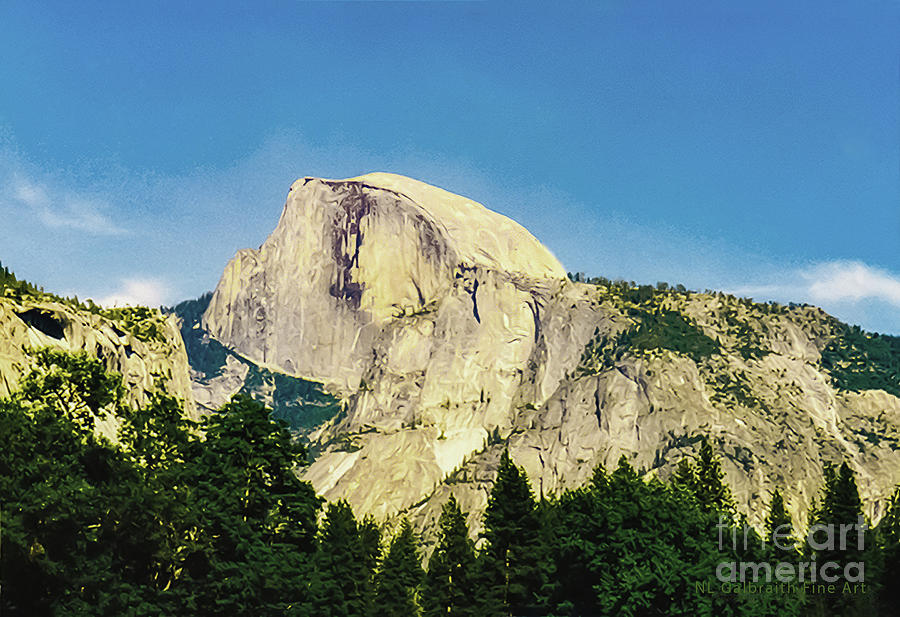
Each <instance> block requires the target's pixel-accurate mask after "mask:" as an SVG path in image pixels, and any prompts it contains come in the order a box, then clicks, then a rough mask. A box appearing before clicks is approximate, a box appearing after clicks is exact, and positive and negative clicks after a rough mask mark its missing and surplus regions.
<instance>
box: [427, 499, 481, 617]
mask: <svg viewBox="0 0 900 617" xmlns="http://www.w3.org/2000/svg"><path fill="white" fill-rule="evenodd" d="M474 579H475V547H474V545H473V543H472V540H470V539H469V528H468V525H466V519H465V517H464V516H463V514H462V512H461V511H460V509H459V504H458V503H457V502H456V498H455V497H454V496H453V495H452V494H451V495H450V499H448V500H447V502H446V503H445V504H444V506H443V508H442V510H441V518H440V520H439V522H438V544H437V546H436V547H435V549H434V552H433V553H432V554H431V559H429V560H428V574H427V576H426V578H425V585H424V590H423V592H422V608H423V614H424V616H425V617H475V613H474V610H475V599H474V598H473V596H472V592H473V588H474V586H475V580H474Z"/></svg>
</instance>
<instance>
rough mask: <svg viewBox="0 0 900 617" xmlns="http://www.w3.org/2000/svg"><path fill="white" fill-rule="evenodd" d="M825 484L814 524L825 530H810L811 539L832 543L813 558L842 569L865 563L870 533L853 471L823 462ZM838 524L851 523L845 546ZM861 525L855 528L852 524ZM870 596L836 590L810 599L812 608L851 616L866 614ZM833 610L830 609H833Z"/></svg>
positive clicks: (868, 550)
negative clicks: (833, 592)
mask: <svg viewBox="0 0 900 617" xmlns="http://www.w3.org/2000/svg"><path fill="white" fill-rule="evenodd" d="M823 476H824V479H825V482H824V487H823V491H822V503H821V505H820V506H819V507H818V508H817V509H816V511H815V513H814V521H815V524H817V525H820V526H822V527H824V528H825V529H826V530H830V535H829V532H827V531H819V532H816V533H811V534H810V535H811V536H812V539H813V540H815V541H816V542H817V543H823V544H827V543H828V542H827V540H828V538H829V537H830V538H831V539H832V543H831V544H832V545H831V546H825V547H824V548H822V549H820V550H816V551H815V558H816V561H817V562H818V563H819V564H823V563H826V562H829V561H833V562H835V563H837V564H838V565H839V566H840V567H841V568H843V567H844V565H845V564H847V563H852V562H861V563H865V562H866V561H867V560H868V561H871V559H868V558H869V557H871V556H872V551H871V548H872V547H871V546H870V545H871V534H870V533H869V532H867V531H865V520H864V518H863V513H862V501H861V500H860V498H859V490H858V489H857V486H856V479H855V478H854V475H853V470H852V469H850V466H849V465H847V463H846V462H845V463H842V464H841V466H840V467H839V468H838V469H837V470H835V468H834V467H833V466H832V465H830V464H826V466H825V469H824V474H823ZM841 525H845V526H851V527H852V532H851V533H848V534H846V545H844V546H843V547H842V546H841V538H842V534H841V532H840V530H841ZM856 525H861V526H862V528H861V529H858V528H856V527H855V526H856ZM868 602H869V598H868V596H866V595H852V594H843V593H837V594H833V595H830V596H828V597H816V598H814V599H813V602H812V605H813V611H816V610H818V611H822V612H825V613H828V612H831V614H840V615H846V616H847V617H851V616H854V615H864V614H869V613H868V610H869V607H868ZM832 611H833V612H832Z"/></svg>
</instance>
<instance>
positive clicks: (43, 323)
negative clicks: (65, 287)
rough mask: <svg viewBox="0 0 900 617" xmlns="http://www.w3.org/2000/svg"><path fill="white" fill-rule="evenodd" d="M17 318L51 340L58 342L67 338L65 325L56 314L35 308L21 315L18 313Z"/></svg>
mask: <svg viewBox="0 0 900 617" xmlns="http://www.w3.org/2000/svg"><path fill="white" fill-rule="evenodd" d="M16 316H17V317H18V318H19V319H21V320H22V321H24V322H25V323H26V324H28V325H29V326H31V327H32V328H34V329H35V330H38V331H40V332H43V333H44V334H46V335H47V336H49V337H50V338H54V339H57V340H62V339H63V338H65V324H64V323H63V321H62V320H61V319H59V318H58V317H57V316H56V314H55V313H51V312H49V311H43V310H41V309H36V308H34V309H28V310H27V311H23V312H21V313H16Z"/></svg>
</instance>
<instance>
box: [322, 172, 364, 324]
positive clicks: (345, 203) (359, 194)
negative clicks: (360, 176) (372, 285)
mask: <svg viewBox="0 0 900 617" xmlns="http://www.w3.org/2000/svg"><path fill="white" fill-rule="evenodd" d="M348 189H349V192H348V194H347V195H345V196H344V197H343V198H342V199H341V200H340V204H339V206H338V211H337V215H336V220H335V225H334V232H333V235H332V255H333V257H334V263H335V265H336V266H337V280H336V281H334V282H333V283H332V284H331V287H330V288H329V290H328V291H329V293H330V294H331V295H332V296H333V297H335V298H339V299H342V300H344V301H346V302H347V303H349V304H350V305H351V306H352V307H353V308H355V309H357V308H359V304H360V301H361V300H362V294H363V291H364V289H365V285H364V284H363V283H358V282H356V281H354V280H353V276H352V274H351V271H352V269H353V268H354V267H357V266H359V249H360V247H361V246H362V243H363V233H362V231H361V229H360V228H361V223H362V219H363V217H365V216H367V215H368V214H369V213H370V212H371V210H372V204H371V203H370V202H369V200H368V199H367V198H366V194H365V192H364V191H363V189H362V187H361V186H359V185H358V184H350V185H348ZM351 246H352V247H353V253H352V254H348V249H349V248H350V247H351Z"/></svg>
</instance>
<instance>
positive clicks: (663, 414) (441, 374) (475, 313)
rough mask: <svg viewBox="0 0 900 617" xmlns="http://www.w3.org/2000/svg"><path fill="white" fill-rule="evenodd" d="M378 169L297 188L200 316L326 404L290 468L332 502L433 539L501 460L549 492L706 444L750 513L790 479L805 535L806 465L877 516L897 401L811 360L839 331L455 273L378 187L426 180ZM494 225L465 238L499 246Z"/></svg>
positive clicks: (690, 300)
mask: <svg viewBox="0 0 900 617" xmlns="http://www.w3.org/2000/svg"><path fill="white" fill-rule="evenodd" d="M371 177H372V176H361V177H360V178H358V179H350V180H342V181H325V180H318V179H311V178H306V179H304V180H301V181H298V182H296V183H294V185H293V187H292V190H291V193H290V194H289V196H288V202H287V204H286V205H285V209H284V211H283V214H282V217H281V219H280V221H279V225H278V227H276V229H275V231H273V234H272V236H270V238H269V239H268V240H267V241H266V243H264V244H263V245H262V247H261V248H260V250H259V251H256V252H246V251H242V252H240V253H239V254H238V255H237V256H236V258H235V260H233V261H232V263H231V264H229V266H228V267H227V268H226V270H225V274H223V278H222V281H221V282H220V284H219V286H218V287H217V289H216V292H215V293H214V296H213V300H212V301H211V303H210V306H209V308H208V309H207V311H206V312H205V313H204V316H203V327H205V328H207V329H208V331H209V333H210V335H211V336H212V337H213V338H215V339H218V340H220V341H221V342H222V343H223V344H225V345H226V346H228V347H231V348H233V349H235V350H238V351H239V352H241V353H242V354H244V355H245V357H247V358H249V359H250V360H252V361H260V362H262V363H269V364H267V365H268V366H277V367H280V368H281V369H282V370H284V369H292V370H293V373H292V374H293V375H295V376H302V377H304V378H307V379H314V380H317V381H321V382H322V383H324V384H325V386H326V388H330V389H332V391H333V392H334V393H335V394H337V395H338V396H339V397H340V398H341V400H342V411H341V412H340V413H339V414H337V415H336V416H335V417H334V418H332V419H331V420H329V421H328V422H326V423H325V424H323V425H322V426H320V427H318V428H317V429H316V430H314V431H312V432H311V433H310V434H309V439H310V441H311V442H312V448H313V451H315V452H317V453H318V457H317V458H316V460H314V461H313V463H312V465H311V466H310V468H309V469H308V470H307V471H306V472H305V476H304V477H306V478H307V479H309V480H310V481H311V482H312V483H313V485H314V486H315V487H316V489H317V490H318V491H319V492H320V493H321V494H323V495H325V496H326V497H327V498H328V499H339V498H346V499H348V500H349V501H350V503H351V504H352V505H353V506H354V507H355V508H356V509H357V510H358V511H360V512H368V513H373V514H375V515H376V516H378V517H381V518H391V517H393V516H396V515H397V514H398V513H400V512H405V513H407V514H409V515H411V516H413V517H414V518H415V519H416V520H417V521H418V522H419V524H420V525H423V526H428V525H430V524H431V523H432V522H433V520H434V518H435V517H436V515H437V513H438V512H439V509H440V504H441V503H443V501H444V500H446V498H447V497H448V494H449V493H450V492H452V493H453V494H454V495H455V496H456V498H457V500H458V501H459V502H460V503H461V504H462V505H463V509H464V510H468V511H469V512H470V513H472V520H471V521H470V522H471V523H472V524H473V526H472V528H473V532H474V531H475V530H477V525H478V521H477V518H478V513H479V512H480V511H482V510H483V508H484V506H485V503H486V496H487V488H488V487H489V486H490V482H491V480H490V478H491V474H492V473H493V471H494V468H495V464H496V460H497V458H498V456H499V455H498V451H499V449H501V447H508V448H509V449H510V452H511V453H512V454H513V456H514V458H516V460H517V461H518V462H519V463H520V464H522V465H523V466H524V467H525V469H526V471H527V472H528V474H529V477H530V478H531V479H532V483H533V485H534V488H535V490H536V491H538V492H543V493H547V494H550V493H553V492H555V491H558V490H561V489H563V488H566V487H568V486H571V485H577V484H579V483H581V482H583V481H584V480H585V479H586V478H587V477H588V475H589V473H590V471H591V470H592V469H593V467H594V466H595V465H596V464H598V463H602V464H605V465H607V466H614V464H615V462H616V460H617V459H618V457H619V456H620V455H622V454H626V455H627V456H628V457H629V458H630V459H631V460H632V462H633V464H635V466H637V467H639V468H642V469H644V470H645V471H649V470H656V471H655V473H660V474H662V475H667V474H668V473H670V472H671V466H670V464H669V461H671V460H677V458H679V457H680V456H681V455H682V454H684V453H689V452H690V451H691V447H692V444H694V443H696V441H697V439H698V438H699V436H700V435H701V434H705V435H709V436H710V438H711V440H712V441H713V443H714V444H716V445H717V448H718V450H719V451H720V452H721V453H722V454H723V455H724V458H725V470H726V474H727V475H728V480H729V482H730V484H731V485H732V486H733V487H735V493H736V496H737V498H738V501H739V504H740V506H741V507H742V509H744V510H745V511H748V512H754V511H756V512H759V511H762V510H761V509H760V508H757V507H755V506H757V505H759V504H761V503H762V502H764V501H765V499H766V498H767V491H769V490H770V489H771V487H773V486H776V485H778V483H790V482H792V481H794V480H795V479H796V481H797V482H796V486H795V487H794V490H793V491H792V494H791V499H792V502H791V504H790V508H791V511H792V514H793V516H794V518H795V520H796V521H798V522H802V520H803V519H804V517H805V515H806V512H807V511H808V510H809V508H810V506H811V504H812V501H813V500H814V498H815V494H816V492H817V490H818V487H819V486H820V484H821V467H822V464H821V463H822V462H823V461H824V460H835V461H836V460H840V459H844V458H847V459H848V460H850V461H851V463H852V465H853V466H854V469H855V471H857V473H859V474H860V475H861V478H862V481H863V482H864V483H865V485H864V486H863V488H862V490H863V493H864V495H865V498H866V499H867V500H868V503H869V515H870V516H871V517H873V518H877V516H879V512H880V508H881V506H880V505H879V504H881V503H882V502H883V500H884V499H885V498H886V497H887V495H888V493H889V492H890V489H891V487H893V485H894V484H896V482H897V480H898V479H900V477H898V470H900V458H898V450H900V441H898V439H900V432H898V427H900V399H898V398H897V397H896V396H894V395H892V394H890V393H888V392H885V391H876V390H871V391H865V390H864V391H863V392H860V393H854V392H852V390H842V389H841V388H836V387H835V382H834V378H833V377H832V375H831V373H830V372H829V371H830V370H834V368H835V367H834V366H831V368H830V369H826V367H825V366H824V365H823V361H822V357H823V356H822V354H823V352H824V351H826V349H827V348H828V344H829V341H831V340H832V339H835V338H836V337H837V336H838V334H836V332H837V330H838V329H839V328H838V326H837V325H836V324H837V323H838V322H836V320H834V319H833V318H830V317H828V316H826V315H825V314H824V313H823V312H822V311H821V310H820V309H815V308H811V307H802V306H798V307H780V306H779V305H760V304H753V303H750V302H747V301H742V300H737V299H733V300H732V299H729V297H728V296H726V295H724V294H721V293H719V294H699V293H689V292H687V291H679V290H677V289H659V290H657V289H653V288H649V287H648V286H640V287H637V288H629V287H628V286H623V285H618V284H613V283H609V284H601V285H587V284H583V283H579V282H575V281H570V280H568V279H567V278H565V277H564V276H559V273H560V272H561V266H560V268H559V269H555V268H553V269H551V272H552V273H553V274H552V276H544V274H545V273H546V272H547V270H546V269H544V268H543V267H542V266H540V267H538V268H537V271H536V272H533V273H529V272H522V271H521V268H519V264H520V263H521V262H517V263H515V264H512V265H511V266H510V268H509V269H505V268H504V267H503V264H502V261H501V260H497V259H492V260H481V261H478V260H475V259H473V260H470V261H469V262H467V261H466V260H465V259H464V257H465V256H466V255H468V254H470V253H471V251H470V250H468V249H466V250H462V249H460V248H459V246H458V245H457V244H454V243H453V234H451V233H446V234H445V233H443V231H442V230H440V229H439V228H438V229H435V230H432V231H433V232H434V233H432V234H431V235H429V234H427V233H426V234H424V235H423V233H422V226H421V225H422V223H421V219H420V218H417V216H416V215H415V213H419V212H420V211H421V210H422V209H425V210H427V209H428V208H429V204H428V203H412V204H410V203H408V201H411V200H412V197H410V195H408V194H405V193H397V192H395V191H393V189H392V188H389V189H386V188H385V187H386V186H387V187H390V186H397V183H399V184H401V185H402V184H404V183H413V184H412V186H415V187H421V186H427V185H424V184H423V183H419V182H418V181H410V180H407V179H402V178H400V177H396V176H387V177H386V179H385V178H382V177H381V176H377V175H376V176H375V177H376V178H380V180H379V182H380V184H382V185H384V186H379V185H377V184H378V183H373V182H371ZM435 190H436V191H441V192H440V193H439V194H440V195H443V194H444V193H446V192H445V191H442V190H441V189H435ZM407 193H415V192H414V191H409V190H408V191H407ZM430 194H431V193H430V192H429V191H428V190H424V189H423V190H422V191H420V192H418V193H415V194H414V197H415V198H417V199H420V200H423V201H426V202H427V200H428V198H429V195H430ZM456 200H457V201H458V202H459V203H465V202H467V201H470V200H466V198H456ZM451 202H453V200H451ZM411 213H413V214H411ZM493 214H495V215H496V216H497V217H500V216H501V215H498V214H496V213H493ZM503 229H504V228H503V226H500V225H498V226H494V228H492V229H485V228H478V229H469V230H467V233H468V234H469V236H468V237H469V238H490V235H491V234H494V235H495V236H498V235H499V236H501V237H495V238H492V239H491V240H490V242H487V243H486V245H489V246H503V245H504V243H507V242H508V240H509V239H508V238H504V237H502V235H503ZM529 237H531V238H533V236H531V235H530V234H529ZM423 238H424V239H425V241H422V240H423ZM435 242H436V244H435ZM534 242H535V243H536V242H537V240H534ZM435 246H437V247H438V248H437V250H435V251H434V253H435V254H430V252H431V251H432V250H433V249H434V247H435ZM297 247H301V248H297ZM385 247H390V249H391V250H388V249H387V248H385ZM525 249H527V250H525V251H524V253H525V254H529V253H535V254H538V255H550V256H551V257H552V254H550V253H549V252H548V251H545V250H542V247H540V248H536V247H533V246H530V247H525ZM467 251H468V252H467ZM553 261H554V262H555V258H553ZM556 263H558V262H556ZM260 313H262V314H263V315H264V317H263V318H262V319H260V318H259V314H260ZM273 315H274V317H273ZM254 318H256V319H255V320H254ZM248 326H249V327H248ZM254 328H258V330H255V331H254ZM310 332H312V333H315V336H313V338H312V339H310V338H309V336H308V335H309V333H310ZM841 336H846V334H845V333H844V334H841ZM316 337H318V339H317V338H316ZM260 340H264V341H266V345H262V346H261V345H260ZM885 340H892V339H890V337H888V338H887V339H885ZM285 341H289V343H288V345H289V346H290V349H283V348H282V349H278V347H279V345H281V346H282V347H283V346H284V344H285ZM268 345H271V346H268ZM343 345H346V347H344V346H343ZM261 347H262V348H263V349H268V352H269V353H270V354H273V355H274V357H275V358H276V362H274V363H271V357H273V356H272V355H270V356H269V357H268V358H267V357H266V353H265V352H263V353H261V351H262V350H261ZM888 347H889V352H888V356H889V357H890V354H891V353H893V351H890V350H891V349H893V348H892V347H890V345H888ZM279 354H281V356H279ZM279 358H280V360H279ZM347 358H350V361H349V363H348V360H347ZM285 359H286V360H289V361H290V362H289V363H288V362H284V361H283V360H285ZM289 372H290V371H289ZM879 374H882V375H883V376H884V377H885V379H888V382H887V383H888V384H890V383H891V381H890V380H892V379H894V377H895V375H896V374H895V373H891V372H890V370H888V371H887V372H883V373H879ZM879 392H880V393H879ZM863 434H866V435H870V436H871V435H874V434H877V435H878V436H879V439H878V443H872V442H871V439H870V440H869V441H866V440H865V438H860V437H859V436H860V435H863ZM859 439H863V441H866V444H867V446H866V447H862V446H860V445H859V444H858V443H857V441H858V440H859ZM772 444H780V445H779V447H778V448H777V449H773V447H772ZM448 479H453V482H448ZM756 522H758V521H756Z"/></svg>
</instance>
